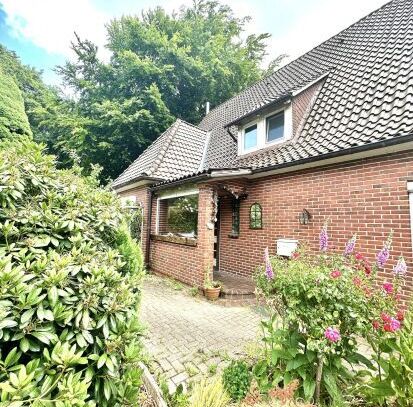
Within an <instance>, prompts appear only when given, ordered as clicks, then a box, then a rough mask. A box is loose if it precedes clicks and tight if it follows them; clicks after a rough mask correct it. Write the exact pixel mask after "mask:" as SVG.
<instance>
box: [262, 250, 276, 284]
mask: <svg viewBox="0 0 413 407" xmlns="http://www.w3.org/2000/svg"><path fill="white" fill-rule="evenodd" d="M264 261H265V275H266V276H267V278H268V280H272V279H273V278H274V271H273V269H272V265H271V261H270V253H269V250H268V247H266V248H265V251H264Z"/></svg>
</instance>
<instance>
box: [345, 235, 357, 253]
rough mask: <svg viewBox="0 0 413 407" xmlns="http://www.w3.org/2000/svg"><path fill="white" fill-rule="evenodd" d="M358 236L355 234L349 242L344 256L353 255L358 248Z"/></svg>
mask: <svg viewBox="0 0 413 407" xmlns="http://www.w3.org/2000/svg"><path fill="white" fill-rule="evenodd" d="M356 240H357V234H354V235H353V237H352V238H351V239H350V240H349V241H348V242H347V244H346V248H345V249H344V255H345V256H348V255H350V254H351V253H353V250H354V247H355V246H356Z"/></svg>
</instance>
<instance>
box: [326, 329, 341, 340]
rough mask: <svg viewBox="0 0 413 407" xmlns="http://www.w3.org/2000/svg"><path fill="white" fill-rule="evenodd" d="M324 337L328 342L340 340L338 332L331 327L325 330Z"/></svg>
mask: <svg viewBox="0 0 413 407" xmlns="http://www.w3.org/2000/svg"><path fill="white" fill-rule="evenodd" d="M324 336H325V337H326V338H327V339H328V340H329V341H330V342H338V341H339V340H340V339H341V336H340V332H339V331H338V329H336V328H332V327H331V326H330V327H328V328H327V329H326V331H325V332H324Z"/></svg>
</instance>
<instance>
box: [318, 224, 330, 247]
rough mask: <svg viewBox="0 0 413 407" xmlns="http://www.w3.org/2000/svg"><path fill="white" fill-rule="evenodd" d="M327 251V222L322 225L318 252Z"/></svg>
mask: <svg viewBox="0 0 413 407" xmlns="http://www.w3.org/2000/svg"><path fill="white" fill-rule="evenodd" d="M327 249H328V233H327V222H325V223H324V225H323V228H322V229H321V232H320V251H322V252H325V251H327Z"/></svg>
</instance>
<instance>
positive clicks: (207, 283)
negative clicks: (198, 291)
mask: <svg viewBox="0 0 413 407" xmlns="http://www.w3.org/2000/svg"><path fill="white" fill-rule="evenodd" d="M211 274H212V273H211V272H210V271H207V272H206V273H205V279H204V293H205V297H206V298H207V300H210V301H215V300H217V299H218V297H219V294H220V292H221V286H222V284H221V283H220V282H219V281H214V280H212V279H211Z"/></svg>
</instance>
